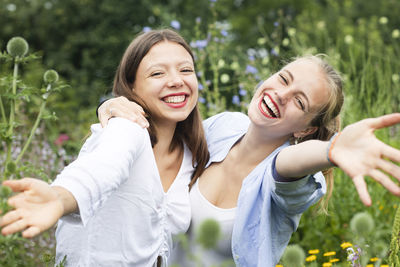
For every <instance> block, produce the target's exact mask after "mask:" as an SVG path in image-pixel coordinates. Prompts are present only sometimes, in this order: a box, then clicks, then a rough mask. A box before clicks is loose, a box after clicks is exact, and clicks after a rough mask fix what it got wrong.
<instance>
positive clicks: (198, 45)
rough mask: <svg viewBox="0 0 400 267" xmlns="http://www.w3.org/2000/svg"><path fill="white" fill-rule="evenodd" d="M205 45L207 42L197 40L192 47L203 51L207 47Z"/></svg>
mask: <svg viewBox="0 0 400 267" xmlns="http://www.w3.org/2000/svg"><path fill="white" fill-rule="evenodd" d="M207 44H208V41H207V40H197V41H196V42H194V47H195V48H199V49H203V48H205V47H206V46H207Z"/></svg>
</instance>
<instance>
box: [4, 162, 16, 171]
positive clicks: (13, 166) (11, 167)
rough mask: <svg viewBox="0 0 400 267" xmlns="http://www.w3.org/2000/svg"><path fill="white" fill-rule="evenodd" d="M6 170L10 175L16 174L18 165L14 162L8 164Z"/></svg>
mask: <svg viewBox="0 0 400 267" xmlns="http://www.w3.org/2000/svg"><path fill="white" fill-rule="evenodd" d="M6 170H7V171H8V172H9V173H15V171H16V170H17V165H16V164H15V162H13V161H11V162H8V163H7V165H6Z"/></svg>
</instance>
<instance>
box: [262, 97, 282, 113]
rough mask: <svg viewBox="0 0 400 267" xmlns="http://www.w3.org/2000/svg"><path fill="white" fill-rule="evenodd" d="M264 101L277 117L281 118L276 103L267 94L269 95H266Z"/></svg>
mask: <svg viewBox="0 0 400 267" xmlns="http://www.w3.org/2000/svg"><path fill="white" fill-rule="evenodd" d="M264 102H265V104H266V105H267V106H268V108H269V109H270V110H271V111H272V112H273V113H274V115H275V117H277V118H279V111H278V109H277V108H276V107H275V105H274V104H273V103H272V101H271V99H270V98H269V96H267V95H265V96H264ZM263 109H264V107H263Z"/></svg>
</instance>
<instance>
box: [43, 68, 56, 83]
mask: <svg viewBox="0 0 400 267" xmlns="http://www.w3.org/2000/svg"><path fill="white" fill-rule="evenodd" d="M43 80H44V82H45V83H47V84H49V83H56V82H57V81H58V73H57V71H55V70H48V71H46V72H45V73H44V75H43Z"/></svg>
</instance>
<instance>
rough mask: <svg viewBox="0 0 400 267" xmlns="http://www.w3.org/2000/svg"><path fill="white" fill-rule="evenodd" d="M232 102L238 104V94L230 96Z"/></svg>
mask: <svg viewBox="0 0 400 267" xmlns="http://www.w3.org/2000/svg"><path fill="white" fill-rule="evenodd" d="M232 103H233V104H235V105H239V104H240V98H239V96H238V95H234V96H233V97H232Z"/></svg>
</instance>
